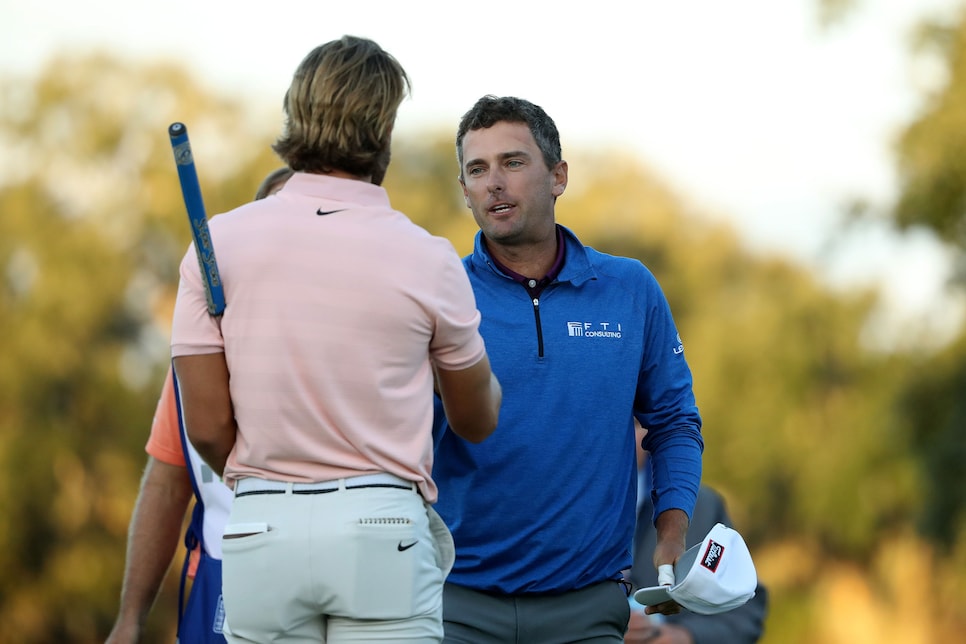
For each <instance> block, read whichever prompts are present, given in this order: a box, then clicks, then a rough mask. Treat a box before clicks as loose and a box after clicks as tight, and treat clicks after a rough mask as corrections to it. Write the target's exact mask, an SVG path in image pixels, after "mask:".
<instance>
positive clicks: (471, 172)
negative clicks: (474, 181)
mask: <svg viewBox="0 0 966 644" xmlns="http://www.w3.org/2000/svg"><path fill="white" fill-rule="evenodd" d="M482 172H483V168H470V169H469V170H468V171H467V172H466V174H468V175H470V176H471V177H475V176H477V175H479V174H480V173H482Z"/></svg>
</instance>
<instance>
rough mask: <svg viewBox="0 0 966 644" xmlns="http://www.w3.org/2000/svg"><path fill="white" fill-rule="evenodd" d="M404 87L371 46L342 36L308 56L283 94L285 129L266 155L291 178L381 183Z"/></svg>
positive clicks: (388, 60)
mask: <svg viewBox="0 0 966 644" xmlns="http://www.w3.org/2000/svg"><path fill="white" fill-rule="evenodd" d="M410 88H411V84H410V81H409V77H408V76H407V75H406V72H405V70H404V69H403V68H402V66H401V65H400V64H399V63H398V62H397V61H396V59H395V58H393V57H392V56H391V55H390V54H389V53H387V52H386V51H384V50H383V49H382V48H381V47H380V46H379V45H378V44H376V43H375V42H373V41H372V40H368V39H366V38H357V37H355V36H343V37H342V38H340V39H339V40H333V41H331V42H328V43H325V44H324V45H321V46H319V47H316V48H315V49H314V50H312V51H311V52H310V53H309V54H308V55H307V56H306V57H305V59H304V60H302V63H301V64H300V65H299V67H298V69H296V70H295V75H294V76H293V78H292V83H291V85H290V86H289V88H288V91H287V92H286V93H285V101H284V109H285V117H286V118H285V129H284V132H283V134H282V136H280V137H279V139H278V140H277V141H276V142H275V144H274V145H273V146H272V149H273V150H275V152H276V154H278V156H279V157H280V158H281V159H282V160H283V161H284V162H285V163H286V165H288V166H289V167H290V168H292V170H294V171H296V172H326V171H331V170H342V171H344V172H348V173H350V174H353V175H357V176H372V177H377V178H378V179H379V180H380V181H381V178H382V177H383V176H384V175H385V172H386V167H387V166H388V165H389V144H390V140H391V138H392V129H393V125H394V124H395V121H396V112H397V111H398V109H399V105H400V104H401V103H402V101H403V99H404V98H405V97H406V95H407V94H408V93H409V91H410Z"/></svg>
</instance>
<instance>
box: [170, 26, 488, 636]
mask: <svg viewBox="0 0 966 644" xmlns="http://www.w3.org/2000/svg"><path fill="white" fill-rule="evenodd" d="M408 90H409V78H408V76H407V75H406V73H405V71H404V70H403V68H402V67H401V65H400V64H399V63H398V61H396V59H395V58H393V57H392V56H391V55H390V54H389V53H387V52H386V51H384V50H383V49H382V48H381V47H380V46H379V45H378V44H377V43H375V42H373V41H372V40H368V39H365V38H357V37H354V36H344V37H342V38H340V39H337V40H333V41H330V42H328V43H325V44H323V45H321V46H319V47H317V48H315V49H314V50H312V51H311V52H309V54H308V55H307V56H306V57H305V58H304V59H303V60H302V62H301V63H300V64H299V66H298V68H297V69H296V71H295V74H294V76H293V78H292V82H291V84H290V86H289V89H288V91H287V92H286V95H285V100H284V108H285V127H284V130H283V132H282V134H281V136H280V137H279V139H278V140H277V141H276V143H275V144H274V146H273V149H274V150H275V152H276V154H278V156H279V157H280V158H281V159H282V160H283V161H284V162H285V164H286V165H287V166H288V167H290V168H292V170H294V171H295V173H294V175H293V176H292V177H291V178H290V179H289V180H288V182H287V183H286V184H285V187H283V188H282V190H281V191H279V193H278V194H277V195H276V196H275V197H273V198H270V199H264V200H261V201H256V202H252V203H250V204H246V205H244V206H242V207H240V208H236V209H235V210H233V211H231V212H229V213H227V214H225V215H215V216H214V217H212V218H211V222H210V231H211V236H212V239H213V241H214V245H215V248H216V249H217V251H216V252H217V257H218V264H219V269H220V274H221V280H222V284H223V287H224V291H225V300H226V302H227V306H226V308H225V312H224V314H223V315H222V316H221V317H220V318H218V319H216V318H213V317H212V316H210V315H208V312H207V311H208V309H207V301H206V297H205V289H204V285H203V280H202V276H201V273H200V270H199V265H198V260H197V258H196V257H195V251H194V249H193V248H189V250H188V252H187V254H186V255H185V257H184V260H183V261H182V264H181V282H180V287H179V290H178V297H177V300H176V303H175V308H174V318H173V324H172V333H171V335H172V340H171V353H172V358H173V363H174V370H175V373H176V375H177V378H178V380H179V382H180V393H181V402H182V406H183V409H184V419H185V426H186V428H187V433H188V436H189V438H190V439H191V443H192V444H193V445H194V446H195V448H196V449H197V450H198V452H199V454H201V455H202V457H203V458H204V460H205V462H206V463H207V464H208V465H209V466H210V467H211V468H212V470H213V471H214V472H215V473H216V474H218V475H220V476H222V477H223V478H224V480H225V483H226V484H227V485H228V486H229V487H230V488H231V489H232V491H233V493H234V499H233V501H232V505H231V514H230V517H229V520H228V523H227V525H226V526H225V530H224V536H223V538H222V556H223V582H222V588H223V591H224V602H225V613H226V621H225V629H224V630H225V634H226V637H227V639H228V641H229V642H259V643H261V642H300V643H305V642H328V643H329V644H336V643H338V642H348V641H356V642H358V641H375V640H380V639H381V640H385V641H393V642H438V641H440V640H441V639H442V587H443V579H444V578H445V577H446V574H447V572H448V570H449V567H450V565H451V562H452V557H453V543H452V537H451V535H450V533H449V531H448V530H447V529H446V526H445V525H444V524H443V522H442V521H441V520H440V519H439V516H438V515H437V514H436V512H435V511H434V510H433V507H432V504H433V503H434V502H435V501H436V497H437V490H436V486H435V483H434V481H433V479H432V475H431V471H432V459H433V445H432V426H433V390H434V383H435V384H436V385H438V390H439V392H440V395H441V397H442V401H443V405H444V406H445V408H446V412H447V415H448V416H449V418H450V420H451V423H452V425H451V429H453V431H454V432H455V433H456V434H458V435H460V436H461V437H462V438H463V439H465V440H467V441H468V442H471V443H477V442H480V441H484V440H486V439H487V437H488V436H489V435H490V434H491V433H492V432H493V430H494V429H495V427H496V421H497V416H498V412H499V407H500V398H501V391H500V384H499V381H498V380H497V379H496V377H495V376H494V375H493V373H492V372H491V370H490V363H489V359H488V358H487V353H486V347H485V345H484V342H483V338H482V336H481V335H480V333H479V321H480V313H479V311H478V310H477V308H476V303H475V299H474V296H473V290H472V288H471V287H470V284H469V280H468V279H467V276H466V272H465V271H464V270H463V266H462V264H461V263H460V260H459V256H458V255H457V254H456V251H455V249H454V248H453V245H452V244H451V243H450V242H449V241H448V240H446V239H444V238H442V237H435V236H432V235H430V234H429V233H428V232H427V231H426V230H424V229H423V228H420V227H419V226H416V225H415V224H414V223H413V222H412V221H411V220H410V219H409V218H408V217H406V216H405V215H404V214H403V213H401V212H399V211H396V210H394V209H393V208H392V207H391V205H390V203H389V197H388V195H387V193H386V191H385V190H384V189H383V188H382V187H380V185H379V183H380V182H381V181H382V178H383V177H384V176H385V173H386V169H387V168H388V165H389V158H390V144H391V135H392V131H393V127H394V125H395V120H396V113H397V110H398V108H399V105H400V103H401V102H402V100H403V98H404V97H405V95H406V94H407V93H408ZM229 374H230V378H229Z"/></svg>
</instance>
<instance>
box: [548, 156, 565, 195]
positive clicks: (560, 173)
mask: <svg viewBox="0 0 966 644" xmlns="http://www.w3.org/2000/svg"><path fill="white" fill-rule="evenodd" d="M567 170H568V168H567V162H566V161H560V162H559V163H557V165H556V166H554V169H553V171H552V172H551V174H553V188H551V194H552V195H553V196H554V197H559V196H560V195H562V194H563V193H564V190H566V189H567Z"/></svg>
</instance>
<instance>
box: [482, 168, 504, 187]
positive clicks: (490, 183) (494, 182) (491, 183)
mask: <svg viewBox="0 0 966 644" xmlns="http://www.w3.org/2000/svg"><path fill="white" fill-rule="evenodd" d="M504 185H505V177H504V176H503V171H502V170H500V169H499V168H496V169H493V170H490V172H489V173H488V174H487V175H486V189H487V190H489V191H490V192H500V191H502V190H503V186H504Z"/></svg>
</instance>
